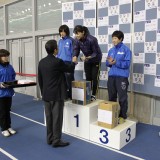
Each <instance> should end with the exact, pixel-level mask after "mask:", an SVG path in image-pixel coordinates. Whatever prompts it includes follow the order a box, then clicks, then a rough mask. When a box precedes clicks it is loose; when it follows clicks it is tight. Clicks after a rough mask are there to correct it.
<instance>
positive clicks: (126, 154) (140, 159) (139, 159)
mask: <svg viewBox="0 0 160 160" xmlns="http://www.w3.org/2000/svg"><path fill="white" fill-rule="evenodd" d="M11 113H12V114H14V115H16V116H19V117H21V118H24V119H27V120H29V121H31V122H34V123H37V124H40V125H42V126H45V124H43V123H40V122H38V121H34V120H32V119H30V118H27V117H24V116H22V115H19V114H17V113H14V112H11ZM64 133H65V132H64ZM65 134H68V133H65ZM68 135H71V136H73V137H75V138H78V139H81V140H83V141H86V142H89V143H92V144H95V145H97V146H100V147H103V148H106V149H108V150H111V151H114V152H117V153H119V154H123V155H125V156H128V157H132V158H135V159H136V160H144V159H143V158H140V157H137V156H134V155H131V154H128V153H125V152H122V151H118V150H116V149H113V148H110V147H107V146H103V145H100V144H98V143H95V142H92V141H89V140H86V139H83V138H80V137H77V136H75V135H72V134H68Z"/></svg>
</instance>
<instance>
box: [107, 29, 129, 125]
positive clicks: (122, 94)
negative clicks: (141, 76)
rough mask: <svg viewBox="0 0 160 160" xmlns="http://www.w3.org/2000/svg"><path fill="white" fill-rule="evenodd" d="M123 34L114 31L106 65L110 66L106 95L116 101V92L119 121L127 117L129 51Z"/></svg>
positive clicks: (110, 99) (121, 121)
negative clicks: (124, 42)
mask: <svg viewBox="0 0 160 160" xmlns="http://www.w3.org/2000/svg"><path fill="white" fill-rule="evenodd" d="M123 39H124V34H123V32H121V31H114V32H113V34H112V42H113V45H114V47H113V48H111V49H110V50H109V52H108V57H107V60H106V66H107V67H110V70H109V73H108V84H107V86H108V95H109V101H115V102H116V101H117V94H118V99H119V105H120V114H119V123H123V122H124V119H126V118H127V110H128V96H127V89H128V85H129V82H128V77H129V73H130V63H131V56H132V55H131V51H130V49H129V48H128V47H127V46H126V45H124V44H123V42H122V41H123Z"/></svg>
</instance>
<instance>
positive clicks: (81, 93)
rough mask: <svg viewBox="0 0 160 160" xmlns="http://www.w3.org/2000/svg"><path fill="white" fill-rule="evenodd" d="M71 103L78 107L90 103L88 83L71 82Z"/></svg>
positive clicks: (89, 86) (89, 85)
mask: <svg viewBox="0 0 160 160" xmlns="http://www.w3.org/2000/svg"><path fill="white" fill-rule="evenodd" d="M72 103H75V104H80V105H87V104H89V103H91V82H90V81H72Z"/></svg>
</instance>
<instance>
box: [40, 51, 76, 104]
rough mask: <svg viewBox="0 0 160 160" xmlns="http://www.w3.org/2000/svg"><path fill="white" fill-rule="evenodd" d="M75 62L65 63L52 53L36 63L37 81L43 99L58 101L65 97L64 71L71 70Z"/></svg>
mask: <svg viewBox="0 0 160 160" xmlns="http://www.w3.org/2000/svg"><path fill="white" fill-rule="evenodd" d="M74 68H75V64H74V63H71V64H70V65H69V64H65V63H64V62H63V61H62V60H61V59H59V58H56V57H55V56H54V55H50V54H49V55H48V56H46V57H45V58H43V59H41V60H40V62H39V65H38V81H39V86H40V90H41V94H42V99H43V100H44V101H59V100H64V99H66V98H67V85H66V79H65V74H64V72H73V71H74Z"/></svg>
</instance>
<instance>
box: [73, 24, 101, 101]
mask: <svg viewBox="0 0 160 160" xmlns="http://www.w3.org/2000/svg"><path fill="white" fill-rule="evenodd" d="M73 32H74V33H75V36H76V39H75V45H74V50H73V59H74V60H77V57H78V56H79V54H80V50H81V51H82V52H83V54H84V56H83V57H81V60H82V61H84V70H85V74H86V81H91V86H92V96H91V101H94V100H96V94H97V91H98V82H99V73H100V67H101V59H102V52H101V50H100V47H99V45H98V41H97V38H96V37H93V36H92V35H90V33H89V30H88V28H87V27H85V26H81V25H77V26H75V28H74V31H73Z"/></svg>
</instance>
